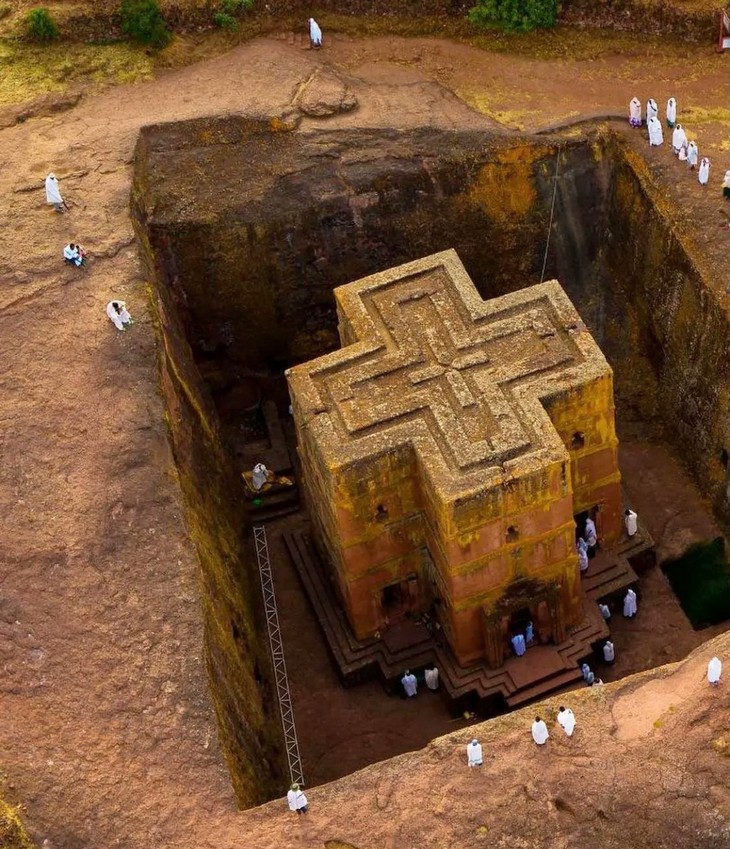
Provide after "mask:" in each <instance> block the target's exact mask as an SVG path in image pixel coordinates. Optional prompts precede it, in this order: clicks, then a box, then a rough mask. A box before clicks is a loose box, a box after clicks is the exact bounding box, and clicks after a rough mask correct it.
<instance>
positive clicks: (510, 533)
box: [507, 525, 520, 542]
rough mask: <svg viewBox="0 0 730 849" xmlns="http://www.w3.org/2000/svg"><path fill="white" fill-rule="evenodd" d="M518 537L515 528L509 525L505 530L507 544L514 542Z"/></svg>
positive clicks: (518, 533)
mask: <svg viewBox="0 0 730 849" xmlns="http://www.w3.org/2000/svg"><path fill="white" fill-rule="evenodd" d="M519 535H520V532H519V531H518V530H517V528H516V527H515V526H514V525H510V526H509V527H508V528H507V542H514V541H515V540H516V539H517V537H519Z"/></svg>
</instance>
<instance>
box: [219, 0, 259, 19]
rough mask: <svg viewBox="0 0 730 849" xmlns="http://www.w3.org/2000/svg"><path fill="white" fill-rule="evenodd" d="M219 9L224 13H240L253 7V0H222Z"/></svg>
mask: <svg viewBox="0 0 730 849" xmlns="http://www.w3.org/2000/svg"><path fill="white" fill-rule="evenodd" d="M221 9H222V10H223V11H224V12H225V14H226V15H240V14H241V13H242V12H249V11H250V10H251V9H253V0H222V2H221Z"/></svg>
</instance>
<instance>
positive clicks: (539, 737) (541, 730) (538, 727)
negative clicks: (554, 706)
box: [532, 716, 550, 746]
mask: <svg viewBox="0 0 730 849" xmlns="http://www.w3.org/2000/svg"><path fill="white" fill-rule="evenodd" d="M549 736H550V734H549V732H548V728H547V725H545V723H544V722H543V720H542V719H540V717H539V716H536V717H535V721H534V722H533V723H532V739H533V740H534V741H535V742H536V743H537V745H538V746H544V745H545V743H547V741H548V737H549Z"/></svg>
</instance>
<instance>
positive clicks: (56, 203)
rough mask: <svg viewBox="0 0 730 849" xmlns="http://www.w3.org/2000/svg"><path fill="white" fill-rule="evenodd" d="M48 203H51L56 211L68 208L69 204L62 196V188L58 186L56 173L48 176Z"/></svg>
mask: <svg viewBox="0 0 730 849" xmlns="http://www.w3.org/2000/svg"><path fill="white" fill-rule="evenodd" d="M46 203H50V204H51V205H52V206H53V208H54V209H55V210H56V212H63V211H64V209H68V204H67V203H66V201H65V200H64V199H63V198H62V197H61V189H60V188H59V186H58V178H57V177H56V175H55V174H49V175H48V176H47V177H46Z"/></svg>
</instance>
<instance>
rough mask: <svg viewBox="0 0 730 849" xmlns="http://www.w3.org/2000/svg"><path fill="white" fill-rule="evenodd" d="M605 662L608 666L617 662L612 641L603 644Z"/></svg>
mask: <svg viewBox="0 0 730 849" xmlns="http://www.w3.org/2000/svg"><path fill="white" fill-rule="evenodd" d="M603 660H604V661H605V662H606V663H608V664H611V663H613V662H614V660H616V650H615V649H614V647H613V643H612V642H611V641H610V640H606V642H605V643H604V644H603Z"/></svg>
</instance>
